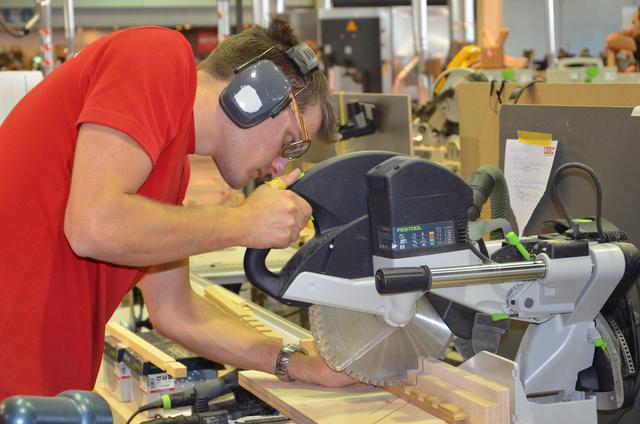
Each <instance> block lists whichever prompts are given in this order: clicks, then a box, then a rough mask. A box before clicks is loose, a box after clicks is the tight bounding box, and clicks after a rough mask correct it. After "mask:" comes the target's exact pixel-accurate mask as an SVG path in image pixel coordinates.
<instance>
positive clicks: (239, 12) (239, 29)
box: [235, 0, 244, 34]
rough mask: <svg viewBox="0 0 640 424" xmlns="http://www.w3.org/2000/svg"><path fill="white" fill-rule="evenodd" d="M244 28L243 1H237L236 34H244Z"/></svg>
mask: <svg viewBox="0 0 640 424" xmlns="http://www.w3.org/2000/svg"><path fill="white" fill-rule="evenodd" d="M243 26H244V21H243V10H242V0H236V31H235V33H236V34H240V33H241V32H242V27H243Z"/></svg>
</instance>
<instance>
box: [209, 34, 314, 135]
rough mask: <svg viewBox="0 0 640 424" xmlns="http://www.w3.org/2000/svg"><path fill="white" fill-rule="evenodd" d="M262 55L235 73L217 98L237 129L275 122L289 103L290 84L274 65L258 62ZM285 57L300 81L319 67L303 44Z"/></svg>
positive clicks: (311, 52)
mask: <svg viewBox="0 0 640 424" xmlns="http://www.w3.org/2000/svg"><path fill="white" fill-rule="evenodd" d="M265 53H266V52H265ZM262 55H264V53H263V54H262ZM262 55H260V56H258V57H256V58H254V59H252V60H251V61H249V62H247V63H246V64H244V65H242V66H241V67H239V68H238V69H236V71H235V72H236V76H235V77H234V78H233V79H232V80H231V82H229V84H228V85H227V86H226V87H225V89H224V90H223V91H222V94H221V95H220V105H221V106H222V110H224V112H225V113H226V114H227V116H228V117H229V118H230V119H231V120H232V121H233V122H234V123H235V124H236V125H237V126H238V127H240V128H250V127H253V126H255V125H258V124H259V123H260V122H262V121H264V120H266V119H267V118H269V117H271V118H275V117H276V115H278V113H280V111H282V109H284V108H285V107H287V105H288V104H289V102H290V101H291V99H290V97H289V94H290V93H291V91H292V87H291V83H289V80H288V79H287V77H286V76H285V75H284V73H283V72H282V71H281V70H280V68H278V67H277V66H276V64H275V63H273V62H272V61H270V60H267V59H260V57H261V56H262ZM286 57H287V58H288V59H289V60H290V61H291V62H293V63H294V64H295V66H296V68H297V69H298V71H299V72H300V74H301V75H302V77H303V78H306V76H307V75H309V74H310V73H311V72H313V71H314V70H316V69H318V66H319V61H318V58H317V57H316V55H315V53H314V52H313V50H312V49H311V48H310V47H309V46H307V45H306V44H305V43H299V44H297V45H295V46H293V47H291V48H290V49H289V50H287V52H286Z"/></svg>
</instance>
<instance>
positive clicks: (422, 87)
mask: <svg viewBox="0 0 640 424" xmlns="http://www.w3.org/2000/svg"><path fill="white" fill-rule="evenodd" d="M411 7H412V13H413V43H414V46H415V52H416V55H417V56H418V58H419V60H420V62H419V64H418V93H419V98H420V103H426V101H427V99H426V98H425V97H427V93H428V92H429V83H428V80H427V76H426V75H425V74H424V71H425V69H426V63H427V60H428V59H429V38H428V36H427V34H428V32H427V0H411ZM421 94H423V95H421Z"/></svg>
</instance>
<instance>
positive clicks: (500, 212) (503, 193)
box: [467, 165, 517, 237]
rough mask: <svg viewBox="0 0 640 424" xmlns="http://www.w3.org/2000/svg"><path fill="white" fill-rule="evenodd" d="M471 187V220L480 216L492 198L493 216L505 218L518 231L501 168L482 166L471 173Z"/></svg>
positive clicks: (469, 213)
mask: <svg viewBox="0 0 640 424" xmlns="http://www.w3.org/2000/svg"><path fill="white" fill-rule="evenodd" d="M469 187H471V189H472V190H473V206H471V207H470V208H469V210H468V212H467V214H468V217H469V220H470V221H475V220H477V219H478V218H479V217H480V212H481V211H482V206H483V205H484V203H485V202H486V201H487V199H489V198H491V218H504V219H506V220H507V221H509V223H510V224H511V227H512V228H513V229H514V231H517V226H516V224H515V220H514V219H513V211H512V210H511V200H510V198H509V189H508V187H507V180H506V179H505V177H504V174H503V173H502V171H501V170H500V168H498V167H496V166H493V165H484V166H481V167H480V168H478V170H477V171H475V172H474V173H473V175H471V178H470V179H469ZM503 237H504V235H503Z"/></svg>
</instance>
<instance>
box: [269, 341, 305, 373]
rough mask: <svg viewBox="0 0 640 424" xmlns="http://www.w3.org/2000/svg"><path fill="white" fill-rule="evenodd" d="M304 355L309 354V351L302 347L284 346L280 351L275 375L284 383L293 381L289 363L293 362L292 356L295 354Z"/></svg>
mask: <svg viewBox="0 0 640 424" xmlns="http://www.w3.org/2000/svg"><path fill="white" fill-rule="evenodd" d="M296 352H298V353H302V354H303V355H306V354H307V351H306V350H305V349H304V348H303V347H302V346H300V345H292V344H287V345H284V346H282V349H280V353H278V358H277V359H276V369H275V375H276V377H278V378H279V379H280V380H282V381H293V380H294V379H293V378H291V376H290V375H289V361H290V360H291V356H292V355H293V354H294V353H296Z"/></svg>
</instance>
